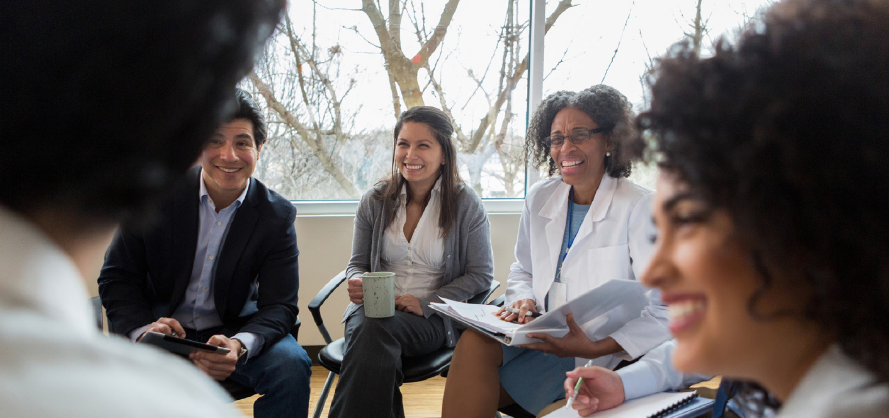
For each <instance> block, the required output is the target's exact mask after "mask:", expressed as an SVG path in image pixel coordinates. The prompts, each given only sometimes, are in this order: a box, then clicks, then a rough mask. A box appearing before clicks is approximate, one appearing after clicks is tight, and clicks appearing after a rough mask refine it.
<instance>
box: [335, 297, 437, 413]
mask: <svg viewBox="0 0 889 418" xmlns="http://www.w3.org/2000/svg"><path fill="white" fill-rule="evenodd" d="M345 334H346V352H345V353H344V355H343V365H342V367H341V369H340V378H339V382H337V385H336V391H335V392H334V396H333V402H332V404H331V406H330V416H331V417H332V418H333V417H342V418H347V417H349V418H352V417H367V418H376V417H380V418H386V417H395V418H403V417H404V405H403V404H402V401H401V391H400V390H399V389H398V388H399V386H401V383H402V382H403V381H404V375H403V374H402V371H401V358H402V356H405V357H414V356H420V355H423V354H429V353H431V352H433V351H435V350H437V349H439V348H441V347H442V346H443V345H444V343H445V330H444V325H443V324H442V321H441V318H440V317H438V316H437V315H433V316H431V317H429V319H426V318H424V317H422V316H417V315H414V314H411V313H406V312H401V311H395V316H393V317H391V318H367V317H365V316H364V307H363V306H362V307H360V308H359V309H358V310H357V311H355V312H354V313H353V314H352V315H351V316H350V317H349V319H348V320H346V332H345Z"/></svg>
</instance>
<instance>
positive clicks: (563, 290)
mask: <svg viewBox="0 0 889 418" xmlns="http://www.w3.org/2000/svg"><path fill="white" fill-rule="evenodd" d="M566 303H568V286H566V285H565V283H562V282H553V285H552V286H550V288H549V310H550V311H554V310H556V309H558V308H559V307H560V306H562V305H564V304H566Z"/></svg>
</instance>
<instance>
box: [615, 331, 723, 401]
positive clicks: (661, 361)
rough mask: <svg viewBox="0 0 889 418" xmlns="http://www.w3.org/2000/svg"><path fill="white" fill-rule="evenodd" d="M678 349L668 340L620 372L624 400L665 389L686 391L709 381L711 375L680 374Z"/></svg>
mask: <svg viewBox="0 0 889 418" xmlns="http://www.w3.org/2000/svg"><path fill="white" fill-rule="evenodd" d="M675 349H676V341H675V340H670V341H667V342H665V343H663V344H661V345H659V346H657V347H656V348H654V349H653V350H651V351H649V352H648V354H646V355H645V356H643V357H642V358H641V359H639V361H637V362H635V363H633V364H631V365H629V366H627V367H624V368H623V369H620V370H618V371H617V375H618V376H620V379H621V381H622V382H623V385H624V400H625V401H629V400H631V399H636V398H640V397H642V396H646V395H651V394H652V393H657V392H663V391H665V390H678V389H684V388H687V387H689V386H691V385H693V384H695V383H699V382H703V381H705V380H709V379H710V377H708V376H703V375H697V374H685V373H681V372H679V371H677V370H676V369H675V368H673V361H672V355H673V350H675Z"/></svg>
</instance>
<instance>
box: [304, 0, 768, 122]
mask: <svg viewBox="0 0 889 418" xmlns="http://www.w3.org/2000/svg"><path fill="white" fill-rule="evenodd" d="M381 3H382V7H383V10H384V15H386V13H385V11H386V10H387V7H388V6H387V3H386V1H385V0H383V1H382V2H381ZM420 3H421V2H420V1H419V0H414V1H413V3H412V2H411V0H408V2H407V9H408V11H407V12H405V18H404V20H403V22H402V42H403V50H404V51H405V55H407V56H411V55H413V54H414V53H416V51H418V47H419V44H418V43H417V42H416V36H415V35H414V33H413V25H412V23H411V21H410V20H409V19H408V18H407V14H408V13H409V11H410V9H411V7H412V4H413V6H415V7H416V8H418V9H419V8H420ZM422 3H423V8H424V10H425V14H426V16H427V21H426V22H425V24H426V27H427V28H429V31H430V32H431V28H432V27H434V25H435V24H436V23H437V22H438V16H439V15H440V13H441V10H442V8H443V6H444V4H445V1H444V0H426V1H425V2H422ZM573 3H574V7H572V8H570V9H569V10H568V11H566V12H565V13H564V14H563V15H562V16H561V17H560V18H559V20H558V21H557V22H556V24H555V26H554V27H553V28H552V29H551V30H550V32H549V33H548V34H547V35H546V38H545V39H546V44H545V68H547V73H549V72H550V71H549V70H550V69H551V68H552V67H553V66H554V65H555V64H556V63H557V62H559V61H560V60H562V61H563V62H562V63H561V64H559V66H558V67H557V69H556V70H555V71H553V72H552V73H549V75H548V76H547V78H546V80H545V81H544V96H545V95H546V94H548V93H551V92H554V91H557V90H580V89H583V88H586V87H589V86H591V85H594V84H599V83H600V82H603V76H604V83H605V84H609V85H611V86H613V87H615V88H617V89H618V90H620V91H621V92H623V93H624V94H625V95H626V96H627V97H628V98H629V100H630V101H631V102H633V103H634V104H636V105H637V106H641V103H642V85H641V84H640V81H639V77H640V75H641V74H642V73H643V72H644V70H645V63H646V62H647V61H648V59H649V56H650V57H651V58H656V57H657V56H660V55H662V54H664V53H665V51H667V49H668V48H669V46H670V45H672V44H673V43H674V42H676V41H678V40H680V39H681V38H682V36H683V31H688V30H690V28H689V27H688V24H689V22H690V21H691V20H692V19H694V15H695V5H696V0H681V1H678V0H635V1H632V0H618V1H616V0H599V1H591V0H575V1H574V2H573ZM768 3H770V1H769V0H748V1H738V0H703V6H702V9H703V19H704V20H705V21H706V23H707V27H708V29H709V34H708V35H707V36H706V37H705V40H704V43H705V45H708V44H710V43H712V41H713V40H715V39H717V38H718V37H719V36H720V35H722V34H732V33H733V32H734V31H736V30H737V28H738V27H739V26H740V25H741V23H742V22H744V20H745V17H744V16H745V15H747V16H752V15H754V14H755V12H756V10H757V9H758V8H761V7H762V6H764V5H767V4H768ZM519 4H520V16H519V19H521V20H523V21H524V20H527V19H528V15H529V9H530V1H529V0H524V1H520V3H519ZM556 4H557V2H556V1H554V0H551V1H549V2H548V4H547V15H549V13H550V12H551V10H552V9H553V8H554V7H555V5H556ZM360 6H361V4H360V1H359V0H320V1H319V2H318V5H317V6H314V5H313V3H312V2H310V1H299V2H295V3H292V4H291V6H290V12H289V13H290V16H291V18H292V19H293V23H294V29H295V30H296V31H297V33H300V34H301V35H302V36H303V37H308V36H310V35H311V34H312V30H313V29H312V20H313V17H314V18H315V19H316V21H317V22H318V25H317V26H316V28H315V36H316V39H317V44H318V45H319V47H321V48H323V49H322V50H324V51H326V49H327V48H328V47H330V46H333V45H339V46H340V47H341V48H342V50H343V54H342V55H341V58H340V59H341V60H342V61H341V63H342V64H341V69H340V77H341V78H343V80H345V81H343V82H344V83H345V82H347V80H348V79H349V78H355V79H356V82H357V87H356V88H355V90H354V91H353V92H352V93H350V96H349V98H348V100H347V101H346V103H344V106H345V107H346V108H347V110H348V109H351V110H352V111H353V112H357V113H358V116H357V117H356V128H358V129H362V128H373V127H374V126H375V125H380V123H381V121H385V124H386V125H388V124H390V123H389V121H390V120H391V118H392V116H391V115H392V104H391V99H390V97H391V94H390V91H389V86H388V79H387V76H386V73H385V71H384V69H383V61H382V57H381V56H380V55H379V53H378V52H377V51H378V49H377V48H376V46H375V44H378V41H377V39H376V36H375V34H374V32H373V28H372V26H371V24H370V22H369V19H368V18H367V16H366V15H365V14H364V13H363V12H361V11H360V10H359V8H360ZM505 10H506V1H498V0H463V1H462V2H461V3H460V4H459V6H458V9H457V12H456V13H455V14H454V18H453V22H452V23H451V25H450V27H449V30H448V33H447V36H446V37H445V41H444V43H443V45H442V46H441V47H440V48H439V51H440V55H437V56H436V57H437V58H438V59H439V61H438V64H437V65H438V68H439V70H438V71H439V77H440V81H441V83H442V85H443V86H444V87H445V89H446V93H445V94H446V100H447V101H448V103H449V105H451V106H453V108H454V113H455V117H456V118H457V119H462V120H460V121H459V123H461V124H463V125H472V124H474V123H475V121H477V120H478V119H479V118H481V117H482V116H483V115H484V113H485V112H486V111H487V109H488V104H487V100H485V98H484V96H483V95H482V94H480V93H479V92H477V91H476V92H475V94H474V95H473V91H475V90H476V85H475V83H474V82H473V81H472V80H471V79H470V78H469V77H468V76H467V72H468V71H469V70H471V71H473V73H474V74H476V76H480V75H481V74H484V73H485V71H486V69H487V78H486V81H485V84H484V85H485V86H486V88H487V89H488V90H493V89H494V88H495V86H496V78H497V75H498V71H499V58H500V55H499V52H497V51H496V50H495V48H496V45H497V34H498V32H499V30H500V27H501V26H502V25H503V23H504V21H505V17H504V16H505ZM628 16H629V20H628ZM353 27H354V28H357V30H358V34H356V33H355V31H354V30H352V28H353ZM360 35H363V37H362V36H360ZM523 39H524V40H525V41H524V44H523V46H522V51H523V52H526V51H527V48H528V46H527V39H528V32H527V31H525V32H524V33H523ZM618 42H619V43H620V46H619V47H618ZM615 48H618V52H617V54H616V55H614V50H615ZM492 55H493V56H495V58H494V60H493V61H491V57H492ZM613 55H614V60H613V63H612V62H611V60H612V56H613ZM489 63H490V64H489ZM609 63H611V64H610V65H611V67H610V68H608V66H609ZM606 68H608V70H607V75H606ZM421 74H422V71H421ZM424 81H425V80H424V77H421V83H423V82H424ZM431 90H432V89H431V88H429V89H428V90H427V92H426V94H425V96H424V99H425V101H426V104H429V105H435V106H438V105H439V102H438V98H437V97H435V96H433V95H432V92H431ZM525 96H526V92H525V83H521V84H520V86H519V88H518V89H517V90H516V96H515V97H516V98H517V99H518V98H521V100H522V103H524V97H525ZM358 109H360V111H359V110H358ZM516 110H518V111H520V112H521V113H522V114H524V112H523V110H524V104H522V109H514V111H516ZM521 119H524V118H521ZM464 121H465V122H464ZM516 125H520V126H516V128H517V129H521V130H523V129H524V120H522V121H521V123H519V124H516Z"/></svg>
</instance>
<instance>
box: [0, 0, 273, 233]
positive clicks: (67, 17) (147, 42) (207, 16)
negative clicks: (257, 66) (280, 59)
mask: <svg viewBox="0 0 889 418" xmlns="http://www.w3.org/2000/svg"><path fill="white" fill-rule="evenodd" d="M285 5H286V2H285V1H284V0H203V1H179V0H157V1H127V2H121V1H115V0H91V1H84V0H72V1H55V0H28V1H8V2H7V1H3V2H0V28H3V29H2V30H0V45H3V47H2V48H0V74H2V76H0V92H2V100H0V138H2V139H3V144H4V145H3V151H2V152H0V178H2V179H3V181H0V204H2V205H4V206H6V207H9V208H12V209H13V210H15V211H16V212H19V213H22V214H28V213H36V212H39V211H44V210H48V209H52V210H59V209H64V210H65V211H66V212H67V213H70V214H72V215H73V216H76V217H78V218H79V219H81V220H82V221H83V222H81V223H79V225H78V226H80V227H88V226H99V225H106V224H111V223H114V222H116V221H118V220H120V219H122V218H123V217H125V216H126V215H129V214H132V213H134V212H141V211H143V210H145V209H146V208H147V207H148V206H149V203H150V202H151V201H152V200H153V198H155V197H157V196H160V194H161V193H162V192H164V191H167V190H168V189H169V188H170V187H171V185H173V184H174V183H175V182H176V181H177V180H178V179H180V178H181V177H182V176H183V174H184V173H185V171H186V170H187V169H188V167H190V166H191V165H193V164H194V161H195V159H196V158H197V156H198V154H199V152H200V150H201V147H202V146H203V144H204V142H205V140H206V139H207V138H209V137H210V135H211V134H212V133H213V130H214V129H215V128H216V127H217V125H218V124H219V123H220V122H223V121H225V120H226V118H228V117H230V116H231V115H232V114H233V113H234V111H235V108H236V106H235V94H234V88H235V84H236V83H237V82H238V80H240V79H241V78H242V77H243V76H244V75H246V74H247V72H248V71H250V68H252V66H253V60H254V59H255V57H256V55H257V53H258V52H259V51H260V50H261V48H262V46H263V44H264V42H265V40H266V39H267V38H268V37H269V36H270V35H271V34H272V31H273V30H274V28H275V26H276V25H277V22H278V20H279V19H280V16H281V14H282V13H283V10H284V7H285Z"/></svg>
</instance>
